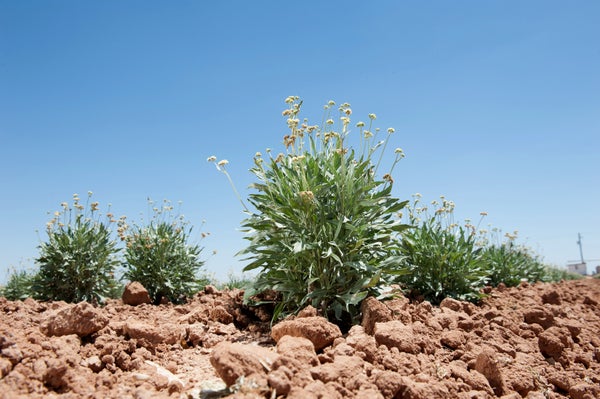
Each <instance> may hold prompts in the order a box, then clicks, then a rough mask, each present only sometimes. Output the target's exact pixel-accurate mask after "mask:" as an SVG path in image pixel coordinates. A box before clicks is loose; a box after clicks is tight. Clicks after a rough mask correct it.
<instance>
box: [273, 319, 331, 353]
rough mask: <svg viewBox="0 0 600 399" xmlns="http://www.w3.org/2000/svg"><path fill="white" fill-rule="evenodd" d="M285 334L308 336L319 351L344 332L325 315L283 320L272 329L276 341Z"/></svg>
mask: <svg viewBox="0 0 600 399" xmlns="http://www.w3.org/2000/svg"><path fill="white" fill-rule="evenodd" d="M285 335H290V336H292V337H304V338H307V339H308V340H310V341H311V342H312V343H313V345H314V347H315V350H316V351H319V350H321V349H323V348H325V347H326V346H329V345H331V344H332V343H333V341H334V340H335V339H336V338H339V337H341V336H342V332H341V331H340V328H339V327H338V326H336V325H335V324H333V323H330V322H329V321H327V319H325V318H324V317H320V316H313V317H302V318H296V319H292V320H283V321H282V322H280V323H278V324H276V325H275V326H273V328H272V329H271V337H272V338H273V339H274V340H275V341H279V340H280V339H281V338H282V337H283V336H285Z"/></svg>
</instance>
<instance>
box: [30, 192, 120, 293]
mask: <svg viewBox="0 0 600 399" xmlns="http://www.w3.org/2000/svg"><path fill="white" fill-rule="evenodd" d="M91 196H92V193H91V192H88V199H87V202H86V205H85V206H84V205H83V204H81V203H80V199H79V196H78V195H77V194H74V195H73V204H72V206H69V204H68V203H66V202H63V203H62V204H61V207H62V210H61V211H57V212H55V213H54V218H53V219H52V220H51V221H50V222H48V223H47V225H46V227H47V228H46V232H47V234H48V240H47V241H46V242H43V243H41V245H40V247H39V248H40V256H39V257H38V258H37V259H36V262H37V263H38V264H39V272H38V274H37V275H36V277H35V279H34V281H33V284H32V289H33V292H34V293H35V296H36V298H38V299H42V300H56V301H57V300H63V301H66V302H79V301H90V302H94V303H98V302H102V300H103V299H104V298H105V297H107V296H108V295H110V293H111V292H114V286H115V285H116V281H115V279H114V270H115V268H116V266H117V265H118V263H119V260H118V258H117V254H118V252H119V249H118V248H117V244H116V241H114V240H113V239H112V238H111V228H110V226H111V224H112V223H114V222H115V220H114V219H112V214H110V213H107V215H106V221H101V220H100V219H101V215H100V214H99V213H98V203H97V202H92V203H90V199H91ZM86 208H87V209H86Z"/></svg>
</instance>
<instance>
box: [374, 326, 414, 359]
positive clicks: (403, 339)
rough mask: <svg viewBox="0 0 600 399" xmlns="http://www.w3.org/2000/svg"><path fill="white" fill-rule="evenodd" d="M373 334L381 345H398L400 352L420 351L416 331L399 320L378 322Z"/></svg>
mask: <svg viewBox="0 0 600 399" xmlns="http://www.w3.org/2000/svg"><path fill="white" fill-rule="evenodd" d="M373 336H374V337H375V340H376V341H377V343H378V344H379V345H385V346H387V347H388V348H392V347H396V348H398V350H400V352H407V353H419V352H420V351H421V350H420V349H421V348H420V347H419V345H418V344H417V343H416V342H415V333H414V331H413V328H412V327H411V326H406V325H404V323H402V322H401V321H399V320H392V321H388V322H385V323H376V324H375V331H374V334H373Z"/></svg>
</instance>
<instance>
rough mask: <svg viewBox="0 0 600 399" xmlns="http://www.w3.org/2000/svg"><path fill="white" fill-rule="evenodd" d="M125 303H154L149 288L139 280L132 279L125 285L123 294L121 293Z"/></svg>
mask: <svg viewBox="0 0 600 399" xmlns="http://www.w3.org/2000/svg"><path fill="white" fill-rule="evenodd" d="M121 299H122V300H123V303H124V304H126V305H131V306H137V305H141V304H144V303H152V299H150V294H148V290H147V289H146V288H145V287H144V286H143V285H142V283H139V282H137V281H132V282H130V283H128V284H127V285H126V286H125V289H124V290H123V295H121Z"/></svg>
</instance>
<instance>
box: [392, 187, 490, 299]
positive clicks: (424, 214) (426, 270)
mask: <svg viewBox="0 0 600 399" xmlns="http://www.w3.org/2000/svg"><path fill="white" fill-rule="evenodd" d="M432 205H433V207H434V210H433V215H430V213H429V212H428V208H427V206H421V205H420V194H416V195H415V200H414V202H413V203H412V204H411V207H410V208H409V215H408V219H409V224H411V225H413V226H414V228H412V229H408V230H406V231H404V232H403V234H402V242H401V247H400V253H401V254H402V256H404V257H405V264H406V267H408V270H409V273H408V274H406V275H404V276H401V277H400V280H399V281H400V282H401V283H402V285H403V286H404V287H405V288H407V289H409V290H411V291H412V292H413V293H415V294H419V295H422V296H423V297H425V299H427V300H429V301H431V302H432V303H436V304H437V303H439V302H441V301H442V300H443V299H444V298H446V297H451V298H456V299H460V300H470V301H476V300H478V299H479V298H481V293H480V289H481V288H482V287H483V286H484V285H485V284H486V282H487V273H486V271H485V269H484V263H483V259H482V251H481V248H478V247H477V245H476V236H475V231H476V228H475V227H474V226H472V225H471V224H469V223H467V224H466V225H464V226H460V225H458V224H456V223H454V221H453V211H454V203H453V202H452V201H448V200H446V199H444V198H443V197H442V202H441V203H438V202H437V201H433V203H432Z"/></svg>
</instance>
